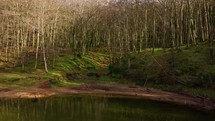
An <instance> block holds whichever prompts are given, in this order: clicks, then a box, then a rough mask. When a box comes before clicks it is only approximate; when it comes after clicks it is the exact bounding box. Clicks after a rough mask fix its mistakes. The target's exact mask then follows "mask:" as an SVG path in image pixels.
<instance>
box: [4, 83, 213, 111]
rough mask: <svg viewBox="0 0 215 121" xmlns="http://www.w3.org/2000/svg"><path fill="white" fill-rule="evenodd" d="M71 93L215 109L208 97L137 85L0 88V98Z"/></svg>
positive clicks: (38, 96) (40, 96) (41, 96)
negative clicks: (121, 97) (140, 99)
mask: <svg viewBox="0 0 215 121" xmlns="http://www.w3.org/2000/svg"><path fill="white" fill-rule="evenodd" d="M72 94H101V95H110V96H123V97H127V96H129V98H132V97H135V98H144V99H150V100H157V101H164V102H170V103H175V104H179V105H186V106H190V107H193V108H197V109H202V110H215V101H213V100H210V99H206V98H201V97H194V96H189V95H184V94H178V93H173V92H168V91H162V90H159V89H154V88H143V87H139V86H129V85H120V84H99V83H88V84H82V85H80V86H76V87H63V88H57V89H52V88H51V89H8V88H2V89H1V88H0V98H35V97H36V98H44V97H50V96H57V95H72Z"/></svg>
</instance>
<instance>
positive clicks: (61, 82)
mask: <svg viewBox="0 0 215 121" xmlns="http://www.w3.org/2000/svg"><path fill="white" fill-rule="evenodd" d="M172 59H173V58H172V57H171V52H170V50H169V49H167V51H166V53H165V54H163V53H162V49H159V48H157V49H155V53H154V54H151V53H150V52H149V51H148V52H143V53H140V54H132V56H131V69H129V70H128V69H127V68H126V66H127V64H126V61H125V63H123V62H122V63H121V64H119V63H116V64H115V65H112V66H110V67H111V68H109V69H110V71H111V72H112V76H111V77H110V76H109V75H107V74H108V73H109V70H108V68H107V67H108V64H109V55H108V54H103V53H99V52H89V53H88V54H87V55H85V56H82V57H78V56H74V55H72V54H68V53H65V54H63V55H61V56H60V57H59V58H58V60H57V61H56V62H57V63H56V65H55V67H49V73H45V72H44V70H43V69H37V70H34V69H32V67H33V65H32V64H28V65H27V66H26V71H22V70H21V67H19V66H17V67H13V68H11V67H5V66H1V67H0V88H1V87H10V88H36V87H37V86H35V85H36V84H38V83H43V82H46V81H48V82H49V83H50V84H51V86H52V87H61V86H71V85H78V84H81V83H85V82H89V81H99V82H118V83H132V84H133V83H136V84H140V85H144V86H147V87H156V88H161V89H165V90H171V91H180V92H186V93H190V94H193V95H199V96H206V97H211V98H213V99H215V89H214V88H215V87H214V85H215V79H214V76H215V65H214V64H212V60H210V59H209V57H208V47H207V45H206V44H202V45H200V46H199V47H198V48H196V47H192V48H190V49H185V48H183V49H182V51H181V52H175V56H174V59H173V60H174V62H173V60H172ZM31 63H33V62H31ZM120 65H121V66H120ZM67 73H70V74H71V75H74V77H72V78H73V79H72V80H68V79H67V77H66V74H67ZM88 73H96V74H99V75H100V76H101V77H99V78H96V77H88V76H86V75H87V74H88ZM129 80H131V81H129ZM146 80H147V81H146ZM177 81H178V82H180V83H178V82H177ZM192 84H197V85H198V84H201V86H200V87H192Z"/></svg>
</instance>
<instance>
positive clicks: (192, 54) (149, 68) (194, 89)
mask: <svg viewBox="0 0 215 121" xmlns="http://www.w3.org/2000/svg"><path fill="white" fill-rule="evenodd" d="M171 55H172V54H171V51H170V50H169V49H167V50H166V53H165V54H164V53H163V52H162V49H159V48H157V49H155V53H154V54H151V52H150V51H147V52H144V53H140V54H133V55H132V56H131V58H130V59H131V68H130V69H127V68H125V66H126V65H127V63H126V62H127V61H124V62H121V63H123V64H121V66H119V65H120V64H119V63H118V64H115V65H113V66H112V68H111V69H112V70H111V71H112V73H113V74H114V75H116V74H120V75H122V77H126V78H127V79H129V80H133V82H135V83H136V84H139V85H142V86H146V87H155V88H161V89H164V90H171V91H177V92H182V93H189V94H192V95H198V96H206V97H211V98H213V99H215V63H214V61H215V60H212V59H211V58H210V57H209V49H208V46H207V44H204V43H203V44H201V45H199V46H198V47H191V48H189V49H186V48H185V47H183V48H182V51H181V52H174V56H171ZM126 69H127V70H126ZM125 70H126V71H125Z"/></svg>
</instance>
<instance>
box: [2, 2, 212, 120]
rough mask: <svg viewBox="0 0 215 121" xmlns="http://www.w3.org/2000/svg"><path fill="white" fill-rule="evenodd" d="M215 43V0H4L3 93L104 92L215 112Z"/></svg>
mask: <svg viewBox="0 0 215 121" xmlns="http://www.w3.org/2000/svg"><path fill="white" fill-rule="evenodd" d="M214 46H215V1H214V0H0V99H1V98H6V97H9V98H11V97H12V98H17V97H23V98H32V101H37V98H39V97H40V96H41V95H42V96H41V97H49V96H53V95H62V94H71V95H73V94H74V92H73V91H74V90H75V91H77V93H78V94H86V93H87V94H88V93H90V94H97V93H99V94H100V93H101V92H100V91H102V95H105V94H111V95H112V94H113V93H114V94H117V97H120V96H123V95H127V96H134V97H135V95H138V97H143V98H147V99H150V100H153V101H154V100H156V101H159V100H163V101H164V102H173V103H176V104H182V105H190V106H191V107H197V108H200V109H203V110H213V111H214V110H215V47H214ZM136 88H137V90H134V89H136ZM51 90H52V91H51ZM141 90H143V92H141ZM163 91H164V92H163ZM21 92H22V93H21ZM24 92H25V93H27V94H26V95H23V93H24ZM133 93H135V94H134V95H133ZM147 93H150V94H152V95H153V94H158V97H156V96H155V97H154V98H152V97H148V96H141V95H144V94H147ZM167 93H168V94H169V93H171V94H170V95H172V97H173V98H175V99H172V98H171V97H168V96H167V97H165V96H164V95H163V94H167ZM15 94H16V95H15ZM162 98H163V99H162ZM75 99H76V98H75ZM183 99H184V100H183ZM194 100H196V101H194ZM66 101H68V100H66ZM186 101H187V102H188V104H187V103H185V104H184V102H186ZM202 101H203V102H202ZM98 102H99V101H98ZM53 103H55V102H53ZM83 103H84V104H85V103H86V102H83ZM87 103H88V102H87ZM120 103H121V102H120ZM132 103H134V102H132ZM136 103H137V102H135V104H136ZM146 103H147V102H146ZM96 104H97V103H96ZM110 105H112V104H110ZM113 105H114V104H113ZM156 105H158V104H156ZM2 106H3V103H1V102H0V110H1V107H2ZM56 106H59V105H58V103H57V104H56ZM58 108H59V107H58ZM120 108H122V107H120ZM129 108H131V107H129ZM87 109H88V108H87ZM87 109H86V110H87ZM178 109H180V108H178ZM95 110H96V109H95ZM110 110H111V109H110ZM114 110H115V109H114ZM181 110H182V109H181ZM38 111H39V109H38ZM135 111H136V110H135ZM176 112H177V111H176ZM109 113H110V112H108V114H109ZM97 114H98V113H97ZM201 114H202V113H201ZM180 115H181V114H180ZM190 115H195V114H190ZM207 115H208V114H207ZM2 116H3V117H6V115H4V114H1V113H0V117H2ZM31 117H32V116H31ZM137 117H138V116H137ZM209 117H210V116H209ZM91 118H92V117H91ZM141 118H142V117H140V119H141ZM8 119H9V118H8ZM149 119H150V118H148V119H146V120H149ZM0 120H1V118H0ZM13 120H17V119H16V118H14V119H11V120H7V118H5V119H4V118H3V119H2V121H13ZM27 120H28V119H23V121H27ZM39 120H42V119H39V118H38V119H35V121H39ZM49 120H52V119H49ZM53 120H54V119H53ZM79 120H81V119H80V118H79ZM92 120H93V119H92ZM102 120H104V118H101V119H100V120H98V121H102ZM113 120H116V121H120V120H122V121H130V119H129V118H127V119H113ZM151 120H152V121H154V120H155V119H151ZM158 120H159V121H166V120H168V119H166V118H164V119H163V118H161V119H158ZM171 120H174V121H178V120H179V121H182V120H184V121H186V120H187V121H192V120H193V121H194V119H188V118H184V119H180V118H179V119H171ZM210 120H211V121H212V119H208V121H210ZM42 121H43V120H42ZM44 121H45V120H44ZM65 121H67V120H65ZM90 121H91V120H90ZM104 121H105V120H104ZM136 121H139V119H136ZM156 121H157V120H156ZM195 121H197V120H196V119H195ZM199 121H201V118H199Z"/></svg>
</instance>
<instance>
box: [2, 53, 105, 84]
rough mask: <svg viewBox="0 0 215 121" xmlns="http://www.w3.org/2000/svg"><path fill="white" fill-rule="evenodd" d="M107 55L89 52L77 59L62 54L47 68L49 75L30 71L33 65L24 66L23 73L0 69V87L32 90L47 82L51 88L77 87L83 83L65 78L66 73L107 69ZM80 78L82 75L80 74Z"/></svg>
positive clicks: (3, 67)
mask: <svg viewBox="0 0 215 121" xmlns="http://www.w3.org/2000/svg"><path fill="white" fill-rule="evenodd" d="M108 63H109V59H108V55H105V54H102V53H94V52H89V53H88V54H87V55H85V56H82V57H78V56H74V55H71V54H64V55H62V56H61V57H59V58H58V60H57V63H56V65H55V66H54V67H50V68H49V73H45V72H44V70H43V69H36V70H35V69H32V68H33V67H34V66H33V64H28V65H26V69H25V71H22V69H21V67H19V66H16V67H7V66H1V68H0V87H11V88H34V87H35V84H36V83H42V82H45V81H49V82H50V83H51V84H52V86H53V87H59V86H68V85H77V84H80V83H82V82H83V81H82V80H80V79H78V80H72V81H69V80H68V79H67V78H66V73H71V74H73V73H78V74H79V73H80V72H85V71H86V72H87V73H88V72H95V71H96V70H98V69H103V68H106V67H107V64H108ZM80 76H81V78H82V75H81V74H80Z"/></svg>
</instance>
